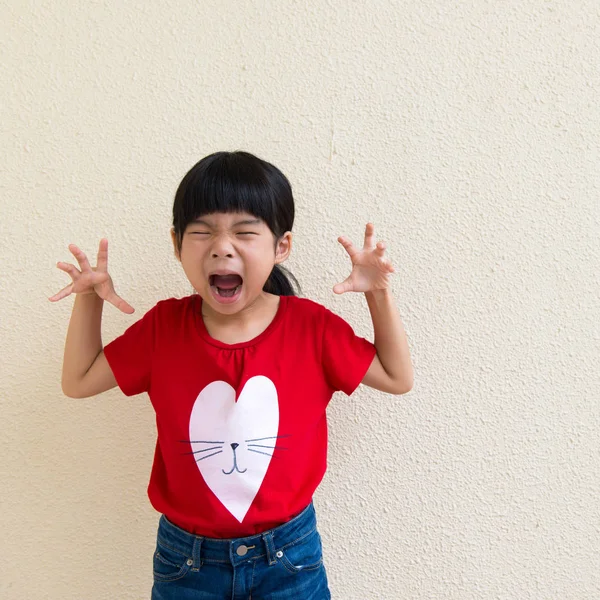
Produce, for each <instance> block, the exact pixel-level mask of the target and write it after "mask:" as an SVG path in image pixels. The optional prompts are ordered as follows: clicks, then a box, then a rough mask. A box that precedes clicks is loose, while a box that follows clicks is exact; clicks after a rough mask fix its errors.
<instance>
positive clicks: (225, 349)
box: [50, 151, 413, 600]
mask: <svg viewBox="0 0 600 600" xmlns="http://www.w3.org/2000/svg"><path fill="white" fill-rule="evenodd" d="M293 221H294V201H293V197H292V190H291V186H290V183H289V181H288V180H287V178H286V177H285V176H284V175H283V174H282V173H281V172H280V171H279V170H278V169H277V168H276V167H274V166H273V165H272V164H270V163H268V162H266V161H264V160H261V159H259V158H257V157H256V156H253V155H252V154H249V153H247V152H241V151H238V152H217V153H214V154H211V155H209V156H207V157H205V158H204V159H202V160H201V161H200V162H198V163H197V164H196V165H195V166H194V167H192V169H191V170H190V171H189V172H188V173H187V174H186V175H185V177H184V178H183V180H182V181H181V183H180V185H179V187H178V189H177V192H176V194H175V202H174V205H173V228H172V230H171V236H172V240H173V247H174V251H175V256H176V257H177V260H178V261H180V262H181V265H182V267H183V270H184V272H185V274H186V276H187V278H188V280H189V282H190V283H191V285H192V287H193V288H194V290H195V293H193V294H192V295H190V296H187V297H184V298H179V299H178V298H170V299H167V300H162V301H159V302H158V303H157V304H156V305H155V306H154V307H153V308H151V309H150V310H149V311H148V312H147V313H146V314H145V315H144V316H143V317H142V318H141V319H139V320H138V321H137V322H136V323H134V324H133V325H131V326H130V327H129V328H128V329H127V330H126V331H125V333H123V334H122V335H121V336H120V337H118V338H116V339H115V340H114V341H112V342H111V343H109V344H108V345H107V346H105V347H104V348H103V346H102V340H101V332H100V329H101V317H102V308H103V304H104V301H107V302H110V303H111V304H113V305H114V306H116V307H117V308H118V309H120V310H121V311H123V312H125V313H133V311H134V309H133V308H132V307H131V306H130V305H129V304H128V303H127V302H126V301H125V300H123V299H122V298H121V297H119V296H118V295H117V294H116V293H115V290H114V287H113V283H112V280H111V277H110V275H109V274H108V270H107V261H108V241H107V240H106V239H103V240H101V241H100V248H99V251H98V260H97V266H96V267H95V268H92V267H91V266H90V264H89V262H88V260H87V258H86V256H85V254H84V253H83V252H82V251H81V250H80V249H79V248H77V246H75V245H70V246H69V249H70V251H71V252H72V253H73V255H74V256H75V258H76V259H77V262H78V263H79V266H80V268H81V270H78V269H77V268H76V267H75V266H74V265H71V264H65V263H58V265H57V266H58V268H59V269H61V270H63V271H65V272H67V273H68V274H69V275H70V276H71V278H72V280H73V281H72V283H71V284H69V285H68V286H67V287H65V288H64V289H63V290H61V291H60V292H58V293H57V294H56V295H54V296H53V297H51V298H50V300H51V301H57V300H60V299H61V298H64V297H66V296H68V295H69V294H71V293H74V294H76V298H75V302H74V306H73V313H72V316H71V320H70V323H69V328H68V332H67V339H66V345H65V354H64V365H63V373H62V389H63V391H64V393H65V394H66V395H67V396H69V397H71V398H85V397H88V396H94V395H97V394H99V393H101V392H104V391H105V390H108V389H111V388H113V387H115V386H116V385H118V386H119V388H120V389H121V390H122V392H123V393H124V394H125V395H127V396H132V395H135V394H140V393H142V392H147V393H148V395H149V397H150V400H151V402H152V405H153V407H154V410H155V412H156V422H157V430H158V435H157V442H156V451H155V456H154V463H153V466H152V472H151V477H150V484H149V486H148V495H149V498H150V501H151V503H152V506H153V507H154V508H155V509H156V510H157V511H158V512H159V513H160V514H161V516H160V518H159V522H158V532H157V542H156V549H155V552H154V558H153V561H154V562H153V571H154V585H153V587H152V599H153V600H171V599H175V598H176V599H178V600H201V599H208V598H211V599H215V600H216V599H219V600H220V599H223V600H224V599H232V600H238V599H239V600H241V599H242V598H243V599H250V598H252V599H253V600H258V599H259V598H260V599H265V600H266V599H269V600H279V599H281V600H283V599H287V598H289V599H294V600H299V599H300V600H324V599H327V598H330V597H331V596H330V593H329V589H328V584H327V576H326V572H325V567H324V565H323V557H322V549H321V538H320V535H319V532H318V530H317V523H316V517H315V511H314V508H313V504H312V496H313V493H314V491H315V489H316V488H317V486H318V485H319V483H320V482H321V480H322V478H323V475H324V473H325V467H326V452H327V424H326V418H325V409H326V407H327V404H328V402H329V400H330V398H331V396H332V394H333V393H334V392H335V391H338V390H341V391H343V392H345V393H346V394H348V395H350V394H352V392H353V391H354V390H355V389H356V388H357V387H358V385H359V383H363V384H365V385H367V386H370V387H373V388H376V389H378V390H382V391H384V392H388V393H390V394H404V393H406V392H407V391H409V390H410V389H411V387H412V381H413V371H412V366H411V361H410V356H409V350H408V344H407V340H406V335H405V333H404V329H403V326H402V322H401V320H400V315H399V314H398V311H397V310H396V308H395V306H394V303H393V300H392V298H391V295H390V292H389V276H390V274H391V273H393V272H394V269H393V267H392V265H391V264H390V262H389V261H388V260H387V259H386V257H385V256H384V253H385V248H384V244H383V243H382V242H379V243H377V244H375V240H374V233H373V225H372V224H370V223H369V224H367V226H366V232H365V239H364V246H363V248H362V250H359V249H357V248H355V247H354V246H353V245H352V243H351V242H350V241H349V240H347V239H346V238H344V237H340V238H338V240H339V242H340V243H341V244H342V245H343V247H344V248H345V249H346V251H347V252H348V255H349V256H350V258H351V260H352V271H351V273H350V275H349V276H348V278H347V279H346V280H345V281H343V282H342V283H338V284H337V285H335V286H334V287H333V291H334V292H335V293H337V294H342V293H344V292H364V293H365V295H366V300H367V304H368V307H369V310H370V313H371V317H372V320H373V327H374V334H375V340H374V343H371V342H369V341H368V340H366V339H365V338H362V337H358V336H357V335H355V334H354V331H353V329H352V328H351V326H350V325H349V324H348V323H347V322H346V321H344V320H343V319H342V318H340V317H339V316H337V315H335V314H334V313H332V312H331V311H329V310H328V309H327V308H325V307H324V306H322V305H320V304H318V303H316V302H313V301H311V300H308V299H305V298H300V297H298V296H297V295H296V292H295V289H294V285H293V283H292V280H293V281H294V282H295V283H296V285H297V281H296V280H295V278H293V276H292V275H291V274H290V273H289V272H288V271H287V270H285V269H284V267H283V266H282V265H281V263H283V262H284V261H285V260H286V259H287V258H288V256H289V255H290V252H291V248H292V233H291V230H292V225H293Z"/></svg>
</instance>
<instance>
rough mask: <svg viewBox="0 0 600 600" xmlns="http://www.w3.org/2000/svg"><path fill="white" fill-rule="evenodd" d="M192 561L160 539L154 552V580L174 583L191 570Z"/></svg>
mask: <svg viewBox="0 0 600 600" xmlns="http://www.w3.org/2000/svg"><path fill="white" fill-rule="evenodd" d="M192 564H193V560H192V559H191V557H189V556H186V555H185V554H183V553H182V552H179V551H178V550H174V549H173V548H171V547H170V546H169V545H168V544H166V543H164V542H162V541H161V540H160V539H159V540H157V542H156V550H155V551H154V560H153V566H154V578H155V579H156V580H158V581H175V580H176V579H181V578H182V577H185V576H186V575H187V574H188V572H189V570H190V569H191V568H192Z"/></svg>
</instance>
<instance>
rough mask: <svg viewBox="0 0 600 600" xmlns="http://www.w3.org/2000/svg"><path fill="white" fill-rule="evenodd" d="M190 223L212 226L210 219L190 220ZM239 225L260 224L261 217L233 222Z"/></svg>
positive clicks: (234, 225)
mask: <svg viewBox="0 0 600 600" xmlns="http://www.w3.org/2000/svg"><path fill="white" fill-rule="evenodd" d="M190 225H206V227H212V225H211V224H210V223H209V222H208V221H204V220H203V219H194V220H193V221H191V222H190ZM238 225H260V219H245V220H243V221H238V222H237V223H234V224H233V227H237V226H238Z"/></svg>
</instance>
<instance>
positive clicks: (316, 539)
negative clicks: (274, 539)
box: [275, 529, 323, 573]
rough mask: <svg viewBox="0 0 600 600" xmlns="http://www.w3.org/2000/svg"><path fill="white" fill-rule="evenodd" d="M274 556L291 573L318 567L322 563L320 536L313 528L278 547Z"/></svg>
mask: <svg viewBox="0 0 600 600" xmlns="http://www.w3.org/2000/svg"><path fill="white" fill-rule="evenodd" d="M275 556H276V557H277V558H278V559H279V560H280V561H281V564H282V565H283V566H284V567H285V568H286V569H287V570H288V571H290V572H291V573H299V572H300V571H312V570H315V569H319V568H320V567H321V566H322V565H323V548H322V545H321V536H320V535H319V532H318V531H317V530H316V529H313V530H312V531H311V532H310V533H308V534H306V535H305V536H304V537H301V538H300V539H298V540H296V541H295V542H292V543H291V544H288V545H286V546H283V547H282V548H280V549H279V550H278V551H276V553H275Z"/></svg>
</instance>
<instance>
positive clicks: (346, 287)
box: [333, 278, 352, 294]
mask: <svg viewBox="0 0 600 600" xmlns="http://www.w3.org/2000/svg"><path fill="white" fill-rule="evenodd" d="M351 291H352V284H351V283H350V278H348V279H346V280H345V281H342V283H336V284H335V285H334V286H333V292H334V293H335V294H343V293H344V292H351Z"/></svg>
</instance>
